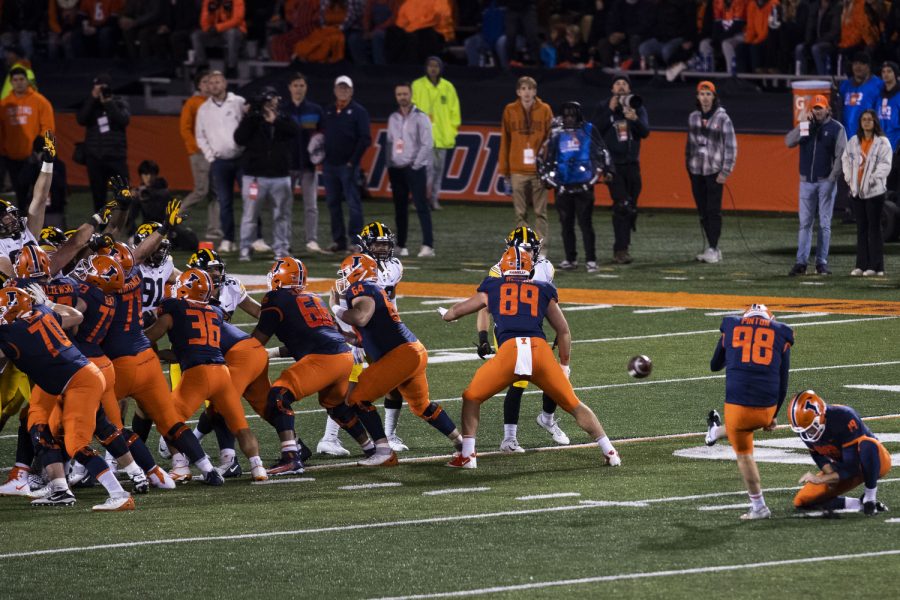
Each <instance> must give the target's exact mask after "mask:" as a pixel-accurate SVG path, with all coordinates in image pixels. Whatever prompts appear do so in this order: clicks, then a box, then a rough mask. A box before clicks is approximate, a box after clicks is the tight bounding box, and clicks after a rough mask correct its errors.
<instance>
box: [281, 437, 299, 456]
mask: <svg viewBox="0 0 900 600" xmlns="http://www.w3.org/2000/svg"><path fill="white" fill-rule="evenodd" d="M299 451H300V450H299V448H297V440H287V441H284V442H281V455H282V456H284V455H285V454H286V453H288V452H293V453H294V455H296V454H297V453H298V452H299Z"/></svg>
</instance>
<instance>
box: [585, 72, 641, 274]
mask: <svg viewBox="0 0 900 600" xmlns="http://www.w3.org/2000/svg"><path fill="white" fill-rule="evenodd" d="M593 122H594V127H596V128H597V131H599V132H600V135H601V136H602V137H603V141H604V142H606V147H607V148H609V153H610V154H611V155H612V160H613V164H614V165H615V167H616V174H615V177H613V179H612V181H610V182H609V195H610V196H612V199H613V215H612V223H613V234H614V236H615V242H614V243H613V262H616V263H618V264H623V265H624V264H628V263H630V262H631V255H629V254H628V247H629V246H630V245H631V232H632V231H634V224H635V221H636V219H637V202H638V196H640V195H641V187H642V182H641V163H640V154H641V140H642V139H644V138H645V137H647V136H648V135H650V123H649V120H648V119H647V109H645V108H644V106H643V103H642V102H641V100H640V97H639V96H637V95H635V94H632V92H631V80H630V79H629V78H628V75H625V74H624V73H620V74H618V75H616V76H615V77H614V79H613V83H612V96H611V97H610V98H609V99H607V100H605V101H603V102H602V103H600V104H599V105H598V106H597V109H596V110H595V111H594V119H593Z"/></svg>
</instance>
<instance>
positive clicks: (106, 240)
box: [88, 233, 116, 252]
mask: <svg viewBox="0 0 900 600" xmlns="http://www.w3.org/2000/svg"><path fill="white" fill-rule="evenodd" d="M115 243H116V240H114V239H113V238H112V236H111V235H109V234H106V233H95V234H94V235H92V236H91V239H90V241H88V248H90V250H91V252H98V251H99V250H100V249H101V248H109V247H111V246H112V245H113V244H115Z"/></svg>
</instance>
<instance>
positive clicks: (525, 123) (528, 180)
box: [497, 77, 553, 256]
mask: <svg viewBox="0 0 900 600" xmlns="http://www.w3.org/2000/svg"><path fill="white" fill-rule="evenodd" d="M516 96H518V100H516V101H515V102H510V103H509V104H507V105H506V107H504V109H503V119H502V121H501V124H500V156H499V158H498V161H499V162H498V164H497V170H498V172H499V173H500V175H501V176H502V177H503V178H504V180H503V181H502V182H501V185H502V186H503V189H504V192H505V193H506V194H507V195H512V202H513V209H514V210H515V212H516V219H515V226H516V227H531V228H532V229H534V230H535V231H536V232H537V234H538V235H539V236H540V238H541V239H542V240H543V243H542V244H541V253H542V254H544V255H545V256H546V254H547V251H548V249H549V246H550V229H549V227H548V226H547V190H546V189H545V188H544V185H543V183H541V180H540V178H539V177H538V173H537V163H536V160H535V159H536V158H537V153H538V152H539V151H540V150H541V147H542V146H543V145H544V142H545V141H546V140H547V138H548V137H549V135H550V122H551V121H552V120H553V110H552V109H551V108H550V105H549V104H546V103H545V102H543V101H541V99H540V98H538V97H537V82H536V81H535V80H534V79H532V78H531V77H519V80H518V81H517V82H516ZM529 208H530V209H531V212H532V215H533V220H532V222H531V224H529V222H528V209H529Z"/></svg>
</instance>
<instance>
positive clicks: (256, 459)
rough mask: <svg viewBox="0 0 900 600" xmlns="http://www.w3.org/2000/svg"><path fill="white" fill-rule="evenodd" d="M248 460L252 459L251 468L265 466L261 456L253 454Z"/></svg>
mask: <svg viewBox="0 0 900 600" xmlns="http://www.w3.org/2000/svg"><path fill="white" fill-rule="evenodd" d="M248 460H249V461H250V468H251V469H255V468H256V467H261V466H263V463H262V459H261V458H260V457H259V456H251V457H250V458H249V459H248Z"/></svg>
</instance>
